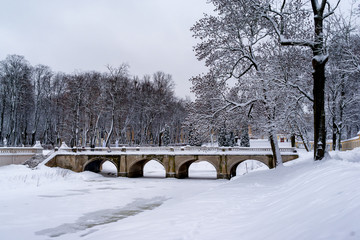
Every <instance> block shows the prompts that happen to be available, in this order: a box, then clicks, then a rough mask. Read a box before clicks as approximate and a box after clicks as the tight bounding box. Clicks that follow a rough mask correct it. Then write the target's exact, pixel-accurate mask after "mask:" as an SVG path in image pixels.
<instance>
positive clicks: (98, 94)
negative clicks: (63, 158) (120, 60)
mask: <svg viewBox="0 0 360 240" xmlns="http://www.w3.org/2000/svg"><path fill="white" fill-rule="evenodd" d="M128 69H129V67H128V66H127V65H121V66H119V67H110V66H109V67H108V71H107V72H106V73H100V72H95V71H91V72H76V73H73V74H64V73H55V72H53V71H52V70H51V69H50V68H49V67H48V66H45V65H37V66H31V65H30V63H29V62H28V61H27V60H26V59H25V58H24V57H23V56H19V55H9V56H7V57H6V59H4V60H2V61H0V83H1V84H0V142H1V143H4V142H5V144H7V145H8V146H22V145H24V146H27V145H34V144H35V141H36V140H37V141H41V143H42V144H43V145H48V146H49V147H50V146H52V147H54V146H59V145H60V144H61V143H62V142H66V143H67V144H68V145H70V146H92V147H94V146H110V144H112V145H113V144H115V143H118V144H128V145H145V144H148V145H159V144H174V143H179V142H180V141H181V137H182V134H183V133H182V132H181V131H182V122H183V120H184V119H185V118H186V110H185V105H186V104H185V101H184V100H181V99H178V98H176V97H175V95H174V91H173V88H174V83H173V80H172V77H171V75H169V74H165V73H163V72H156V73H154V74H153V75H152V76H150V75H146V76H144V77H143V78H141V79H140V78H139V77H136V76H135V77H134V76H130V74H129V72H128ZM163 139H164V140H163Z"/></svg>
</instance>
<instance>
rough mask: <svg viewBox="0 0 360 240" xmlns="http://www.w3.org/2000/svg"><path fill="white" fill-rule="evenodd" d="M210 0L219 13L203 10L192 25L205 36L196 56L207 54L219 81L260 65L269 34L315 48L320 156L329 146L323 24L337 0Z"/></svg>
mask: <svg viewBox="0 0 360 240" xmlns="http://www.w3.org/2000/svg"><path fill="white" fill-rule="evenodd" d="M210 2H211V3H213V4H214V6H215V11H216V12H217V13H218V16H209V15H205V17H204V18H203V19H201V20H200V21H198V22H197V23H196V24H195V25H194V27H193V28H192V30H193V32H194V36H195V37H196V38H199V39H200V40H201V41H202V42H201V43H200V44H198V45H197V46H196V48H195V50H196V53H197V57H198V58H199V59H200V60H203V59H205V62H206V65H207V66H209V67H210V68H211V71H212V72H214V73H216V76H217V77H218V78H219V79H220V81H226V80H227V79H231V78H238V79H239V78H241V77H242V76H244V75H245V74H247V73H249V71H251V70H252V69H255V70H259V69H260V65H259V64H260V62H259V61H258V59H257V57H258V56H259V53H258V51H259V50H260V49H261V47H262V44H263V43H264V41H268V40H269V39H274V40H276V41H277V42H278V43H279V44H280V45H282V46H298V47H306V48H309V49H310V50H311V51H312V55H313V58H312V68H313V89H312V92H313V97H312V98H313V114H314V141H315V151H314V159H316V160H319V159H322V158H323V157H324V155H325V150H326V149H325V148H326V126H325V109H324V89H325V65H326V63H327V61H328V53H327V50H326V47H325V41H324V30H323V28H324V20H325V19H326V18H328V17H329V16H330V15H332V14H333V12H334V10H335V8H336V7H337V4H338V3H337V4H335V6H334V7H333V6H332V5H331V3H330V2H329V1H326V0H322V1H318V0H311V1H305V2H303V1H299V0H289V1H276V0H274V1H253V0H239V1H228V0H212V1H210ZM309 10H310V11H309ZM311 14H312V16H313V20H311V18H310V17H311ZM311 25H312V27H311ZM260 71H261V69H260ZM242 105H244V103H242ZM245 105H246V104H245ZM269 110H270V108H269Z"/></svg>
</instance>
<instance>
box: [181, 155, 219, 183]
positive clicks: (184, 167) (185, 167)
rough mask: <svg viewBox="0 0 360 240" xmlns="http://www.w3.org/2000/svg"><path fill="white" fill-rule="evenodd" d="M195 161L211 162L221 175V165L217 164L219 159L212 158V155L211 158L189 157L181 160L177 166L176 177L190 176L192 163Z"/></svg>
mask: <svg viewBox="0 0 360 240" xmlns="http://www.w3.org/2000/svg"><path fill="white" fill-rule="evenodd" d="M194 162H207V163H210V164H211V165H212V166H213V167H214V168H215V170H216V174H217V175H219V166H218V165H217V164H216V163H217V160H214V159H211V157H210V158H209V159H206V158H201V159H198V158H192V159H188V160H185V161H182V162H180V163H179V164H178V166H177V168H176V177H177V178H188V177H189V168H190V165H191V164H193V163H194Z"/></svg>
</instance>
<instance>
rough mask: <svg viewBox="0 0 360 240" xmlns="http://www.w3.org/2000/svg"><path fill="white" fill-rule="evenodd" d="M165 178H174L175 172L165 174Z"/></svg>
mask: <svg viewBox="0 0 360 240" xmlns="http://www.w3.org/2000/svg"><path fill="white" fill-rule="evenodd" d="M166 177H167V178H176V173H175V172H167V173H166Z"/></svg>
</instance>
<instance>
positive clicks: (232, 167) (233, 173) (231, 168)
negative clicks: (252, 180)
mask: <svg viewBox="0 0 360 240" xmlns="http://www.w3.org/2000/svg"><path fill="white" fill-rule="evenodd" d="M249 160H251V161H257V162H260V163H262V164H264V165H266V166H267V167H268V168H269V169H270V166H269V163H268V161H267V159H265V158H254V157H248V158H242V159H239V160H237V161H233V162H232V163H231V164H229V165H228V169H229V174H230V178H232V177H235V176H236V169H237V167H238V166H239V165H240V164H241V163H243V162H246V161H249Z"/></svg>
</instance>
